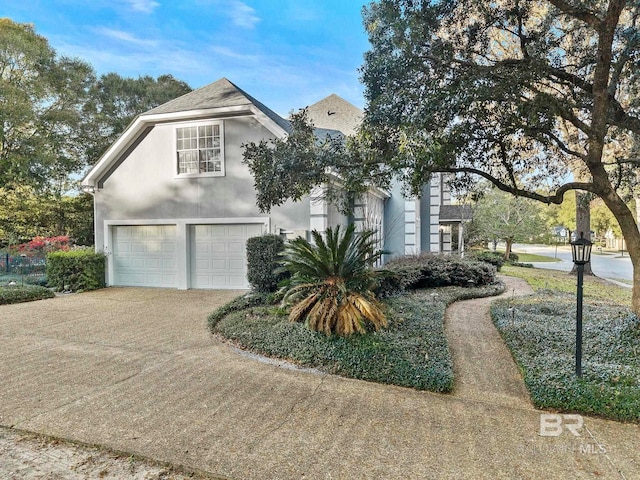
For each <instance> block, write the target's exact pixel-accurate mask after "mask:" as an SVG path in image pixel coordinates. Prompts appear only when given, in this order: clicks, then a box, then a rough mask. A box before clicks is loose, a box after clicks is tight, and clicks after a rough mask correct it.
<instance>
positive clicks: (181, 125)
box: [173, 120, 226, 178]
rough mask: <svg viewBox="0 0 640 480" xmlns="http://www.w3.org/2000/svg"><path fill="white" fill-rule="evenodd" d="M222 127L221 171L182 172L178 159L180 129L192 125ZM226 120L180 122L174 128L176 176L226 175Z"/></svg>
mask: <svg viewBox="0 0 640 480" xmlns="http://www.w3.org/2000/svg"><path fill="white" fill-rule="evenodd" d="M215 125H217V126H218V128H219V129H220V159H221V164H220V171H219V172H198V173H180V165H179V160H178V129H180V128H190V127H196V128H197V127H204V126H215ZM224 143H225V142H224V122H223V121H221V120H201V121H197V122H189V123H178V124H175V126H174V129H173V152H174V153H173V155H174V159H175V164H174V165H175V167H174V168H175V173H176V178H201V177H224V176H225V171H226V168H225V167H226V159H225V152H224ZM199 157H200V156H199V155H198V169H199V168H200V158H199Z"/></svg>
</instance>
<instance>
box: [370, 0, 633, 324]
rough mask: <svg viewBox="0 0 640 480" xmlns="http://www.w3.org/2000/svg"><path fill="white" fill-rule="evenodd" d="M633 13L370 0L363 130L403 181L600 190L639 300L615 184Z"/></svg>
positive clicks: (530, 193)
mask: <svg viewBox="0 0 640 480" xmlns="http://www.w3.org/2000/svg"><path fill="white" fill-rule="evenodd" d="M639 19H640V3H638V2H637V1H625V0H608V1H604V0H603V1H588V2H575V1H569V0H547V1H544V0H538V1H531V2H522V1H517V0H499V1H497V2H485V1H482V0H457V1H455V0H449V1H440V2H435V1H433V2H429V1H426V0H424V1H409V0H402V1H398V0H393V1H392V0H381V1H379V2H376V3H372V4H371V5H370V6H369V8H368V9H367V10H366V12H365V25H366V28H367V30H368V32H369V38H370V42H371V44H372V48H371V51H369V52H368V53H367V54H366V56H365V66H364V68H363V80H364V83H365V86H366V99H367V109H366V113H365V125H366V127H367V132H368V133H369V135H371V137H372V143H373V145H376V146H378V147H379V148H378V149H379V151H380V152H381V153H383V154H384V158H385V159H386V160H387V162H388V164H390V165H391V166H392V169H393V170H394V171H406V172H407V180H408V182H409V185H410V186H411V187H412V188H413V190H414V191H415V192H417V191H419V188H420V187H421V186H422V185H423V184H424V182H425V181H426V180H428V178H429V176H430V174H431V173H432V172H436V171H440V172H450V173H452V174H456V175H459V176H460V178H459V180H464V179H468V178H470V176H471V175H476V176H481V177H483V178H485V179H487V180H489V181H491V182H492V183H493V184H494V185H496V186H497V187H498V188H500V189H501V190H503V191H506V192H510V193H513V194H515V195H519V196H523V197H528V198H531V199H534V200H539V201H541V202H545V203H558V204H559V203H561V202H562V200H563V198H564V196H565V193H567V192H569V191H571V190H578V191H585V192H589V193H591V194H593V195H595V196H598V197H600V198H602V199H603V201H604V203H605V204H606V205H607V207H608V208H609V209H610V210H611V212H612V213H613V215H614V216H615V217H616V219H617V221H618V223H619V225H620V228H621V230H622V232H623V234H624V237H625V239H626V241H627V247H628V249H629V253H630V256H631V258H632V261H633V265H634V290H633V309H634V311H635V312H636V313H640V232H639V231H638V227H637V224H636V222H635V219H634V215H633V213H632V212H631V210H630V209H629V207H628V206H627V205H626V203H625V201H624V198H622V196H621V192H620V190H619V187H620V186H621V185H622V184H623V179H625V178H629V177H630V176H631V175H633V174H635V171H636V169H637V158H633V157H632V156H631V152H630V150H629V149H628V148H625V145H626V144H627V143H628V142H627V139H629V137H630V136H632V135H633V134H636V135H637V134H638V133H640V117H639V116H638V114H639V109H640V96H638V88H639V87H638V85H639V84H640V82H638V79H639V75H640V61H638V60H639V58H640V30H639V28H638V21H639ZM614 151H615V154H612V152H614ZM568 172H573V175H574V177H573V178H574V179H571V178H570V177H568ZM567 178H569V180H567Z"/></svg>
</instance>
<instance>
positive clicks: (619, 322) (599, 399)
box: [491, 270, 640, 423]
mask: <svg viewBox="0 0 640 480" xmlns="http://www.w3.org/2000/svg"><path fill="white" fill-rule="evenodd" d="M545 272H547V270H545ZM575 309H576V303H575V295H573V294H568V293H562V292H553V291H549V290H546V291H540V292H538V293H536V294H534V295H533V296H530V297H525V298H512V299H509V300H498V301H496V302H494V303H493V305H492V307H491V316H492V318H493V321H494V323H495V325H496V327H497V328H498V330H499V331H500V333H501V334H502V336H503V338H504V340H505V342H506V343H507V346H508V347H509V348H510V349H511V352H512V355H513V357H514V359H515V361H516V363H517V364H518V366H519V367H520V369H521V371H522V374H523V377H524V381H525V384H526V386H527V388H528V389H529V392H530V394H531V399H532V401H533V404H534V405H535V406H536V407H538V408H550V409H554V410H560V411H565V412H576V413H583V414H589V415H598V416H602V417H606V418H610V419H613V420H619V421H629V422H635V423H640V322H639V321H638V318H637V317H636V316H635V315H633V314H632V312H631V310H630V309H628V308H627V307H625V306H621V305H616V304H614V303H611V302H602V301H598V300H596V299H594V298H593V296H592V298H591V299H590V300H585V304H584V324H583V356H582V372H583V376H582V378H578V377H576V375H575V372H574V368H575V356H574V355H575Z"/></svg>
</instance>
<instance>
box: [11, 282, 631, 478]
mask: <svg viewBox="0 0 640 480" xmlns="http://www.w3.org/2000/svg"><path fill="white" fill-rule="evenodd" d="M511 282H513V283H512V284H511V286H510V287H509V291H513V289H514V288H517V289H522V288H523V286H522V284H521V283H519V281H518V280H516V279H514V280H511ZM233 295H234V293H233V292H226V293H222V292H207V291H186V292H185V291H176V290H153V289H118V288H110V289H106V290H101V291H97V292H92V293H83V294H79V295H71V296H67V297H59V298H55V299H51V300H45V301H40V302H34V303H27V304H18V305H9V306H0V359H1V360H2V361H1V362H0V385H2V388H1V389H0V425H3V426H12V427H15V428H19V429H23V430H28V431H34V432H39V433H44V434H47V435H52V436H55V437H60V438H65V439H70V440H74V441H79V442H84V443H88V444H96V445H104V446H106V447H109V448H111V449H114V450H117V451H124V452H131V453H135V454H138V455H141V456H144V457H148V458H152V459H156V460H159V461H162V462H169V463H172V464H176V465H183V466H186V467H188V468H191V469H196V470H200V471H205V472H210V473H211V474H215V475H217V476H220V477H228V478H234V479H261V480H262V479H298V478H313V479H316V478H318V479H323V478H327V479H336V478H344V479H355V478H376V479H382V478H385V479H389V478H403V479H404V478H416V479H425V478H434V479H435V478H469V479H471V478H473V479H479V478H505V479H515V478H544V479H554V478H558V479H561V478H562V479H568V478H626V479H633V478H640V455H639V454H638V449H639V448H640V428H639V427H638V426H636V425H625V424H620V423H616V422H610V421H604V420H600V419H591V418H588V419H585V425H586V427H587V428H588V431H589V432H590V433H586V430H585V433H584V434H583V436H581V437H573V436H572V435H571V434H570V433H568V432H566V433H564V434H563V435H561V436H559V437H541V436H539V435H538V429H539V420H540V412H539V411H537V410H535V409H533V408H532V407H531V406H530V405H529V404H527V402H526V401H524V402H522V401H521V400H522V399H520V400H518V399H516V400H515V401H513V402H497V401H495V399H494V398H492V397H491V396H483V395H477V394H475V393H474V394H470V395H462V394H458V390H456V392H454V394H453V395H440V394H433V393H426V392H419V391H415V390H410V389H406V388H400V387H393V386H385V385H379V384H374V383H368V382H363V381H358V380H350V379H344V378H339V377H334V376H330V375H322V374H314V373H310V372H301V371H294V370H288V369H283V368H279V367H277V366H274V365H270V364H266V363H260V362H257V361H256V360H254V359H251V358H247V357H245V356H243V355H239V354H238V353H237V352H235V351H234V350H233V349H232V348H230V347H229V346H227V345H226V344H223V343H221V342H219V341H218V340H216V339H214V338H212V337H211V336H209V335H208V334H207V330H206V315H207V314H208V313H209V312H210V311H211V310H213V309H214V308H215V307H216V306H217V305H220V304H222V303H225V302H226V301H228V300H229V299H230V298H231V297H232V296H233ZM473 302H480V303H473ZM485 302H486V300H471V301H468V302H464V303H466V304H467V307H468V308H467V309H466V310H465V311H466V312H477V313H478V314H479V315H486V303H485ZM487 345H489V344H487ZM503 353H504V352H503ZM492 354H493V351H492V347H489V348H488V349H487V350H486V351H483V352H482V356H483V357H486V358H490V356H491V355H492ZM499 355H501V354H500V353H499ZM512 373H513V372H511V373H510V374H509V375H512ZM492 375H495V374H492ZM461 380H462V379H459V381H461ZM478 388H479V387H478V386H477V385H475V386H473V388H472V389H471V390H467V391H472V392H478ZM481 390H482V389H480V391H481ZM463 391H464V389H463ZM594 439H595V440H594ZM596 440H597V442H598V443H599V444H600V445H602V447H603V449H604V451H603V449H601V448H600V447H599V446H596V444H595V441H596Z"/></svg>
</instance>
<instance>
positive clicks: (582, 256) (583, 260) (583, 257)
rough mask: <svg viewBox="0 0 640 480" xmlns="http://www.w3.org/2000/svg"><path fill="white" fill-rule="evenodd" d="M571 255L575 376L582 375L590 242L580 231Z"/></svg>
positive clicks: (573, 243) (572, 246)
mask: <svg viewBox="0 0 640 480" xmlns="http://www.w3.org/2000/svg"><path fill="white" fill-rule="evenodd" d="M571 256H572V258H573V263H575V265H576V270H577V273H578V292H577V295H578V299H577V311H576V376H578V377H581V376H582V280H583V276H584V266H585V264H587V263H589V262H590V261H591V242H590V241H589V240H587V239H585V238H584V233H583V232H580V238H579V239H578V240H576V241H575V242H571Z"/></svg>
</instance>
